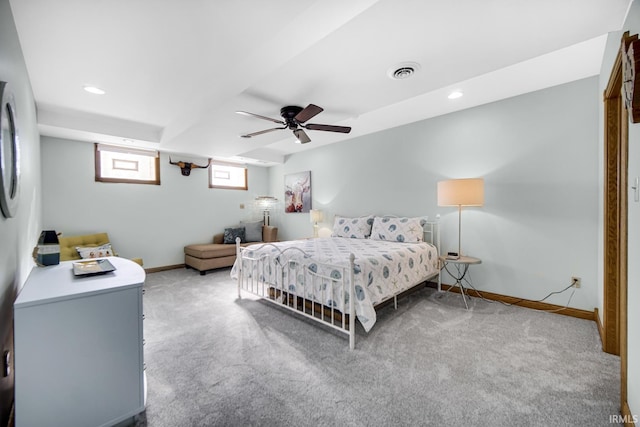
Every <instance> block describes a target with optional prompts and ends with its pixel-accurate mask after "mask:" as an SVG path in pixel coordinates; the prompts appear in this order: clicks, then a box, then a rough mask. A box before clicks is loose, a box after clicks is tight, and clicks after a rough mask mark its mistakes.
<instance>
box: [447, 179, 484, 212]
mask: <svg viewBox="0 0 640 427" xmlns="http://www.w3.org/2000/svg"><path fill="white" fill-rule="evenodd" d="M483 204H484V179H482V178H466V179H450V180H447V181H439V182H438V206H482V205H483Z"/></svg>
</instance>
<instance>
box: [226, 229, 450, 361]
mask: <svg viewBox="0 0 640 427" xmlns="http://www.w3.org/2000/svg"><path fill="white" fill-rule="evenodd" d="M424 235H425V236H427V235H428V236H429V239H428V240H427V239H425V241H428V242H429V243H431V244H432V245H435V246H436V249H437V251H438V255H439V254H440V224H439V222H437V221H436V222H427V223H426V224H425V226H424ZM265 246H272V247H274V248H276V250H277V252H276V254H275V255H274V254H258V255H257V256H249V255H245V254H244V252H245V251H246V250H247V249H249V247H243V246H240V239H239V238H238V239H236V259H237V274H238V298H242V291H245V292H248V293H250V294H252V295H255V296H258V297H260V298H262V299H264V300H265V301H268V302H270V303H272V304H276V305H278V306H279V307H282V308H285V309H287V310H289V311H292V312H294V313H297V314H300V315H302V316H304V317H306V318H309V319H312V320H314V321H316V322H320V323H322V324H323V325H325V326H328V327H330V328H332V329H334V330H336V331H338V332H341V333H343V334H345V335H347V336H348V337H349V349H351V350H353V349H354V348H355V343H356V328H355V321H356V314H355V298H352V297H351V296H352V295H355V280H354V274H353V271H354V266H355V255H354V254H353V253H352V254H350V255H349V264H348V265H346V266H345V265H335V264H330V263H323V262H317V261H314V260H313V258H309V257H308V256H307V257H305V256H304V255H307V254H306V252H304V251H303V250H302V249H300V248H297V247H289V248H286V249H284V250H281V249H280V248H278V247H277V246H276V245H274V244H272V243H264V244H262V245H259V248H262V247H265ZM253 248H254V249H255V248H256V245H253ZM287 251H299V252H300V253H301V254H302V255H303V257H302V259H303V260H305V261H304V262H300V261H297V260H289V261H286V262H285V263H284V264H282V263H280V261H279V256H280V255H282V254H284V253H286V252H287ZM311 263H313V264H315V265H316V266H318V268H317V269H311V268H309V265H310V264H311ZM273 268H275V269H276V271H275V272H274V271H273ZM245 269H247V270H248V272H249V273H248V274H244V270H245ZM327 269H328V270H327ZM332 270H338V271H339V272H340V273H341V274H340V275H339V276H340V278H338V279H336V278H335V277H329V276H328V275H325V274H320V273H318V272H317V271H332ZM440 270H441V269H440V265H439V266H438V271H437V272H436V273H434V274H433V275H431V276H428V277H427V278H425V280H424V281H423V282H420V283H418V284H416V285H414V286H412V287H411V288H409V289H414V288H415V287H416V286H419V285H421V284H422V283H424V282H426V281H427V280H430V279H433V278H434V277H436V276H437V277H438V291H440V290H441V278H440ZM285 273H286V275H287V277H295V278H296V282H297V281H298V280H297V279H298V278H299V277H300V275H302V277H304V278H305V279H306V280H303V283H302V295H306V289H307V286H311V289H314V286H315V284H316V283H318V282H317V281H323V280H326V281H328V282H329V283H331V286H328V287H327V291H326V292H329V295H328V296H329V297H330V299H331V300H334V298H333V295H334V294H335V293H337V294H338V295H347V294H346V293H345V289H346V288H347V287H348V295H349V301H348V303H347V304H343V307H344V306H348V307H349V313H348V314H345V313H342V312H341V311H340V310H338V309H336V308H335V307H334V306H333V305H332V306H331V307H328V306H326V305H324V304H322V303H320V302H317V301H315V300H314V299H308V298H305V297H302V296H297V295H294V294H291V293H289V292H288V290H287V289H285V288H284V287H285V285H284V283H283V282H284V281H283V280H280V284H274V283H269V282H267V281H265V279H264V278H265V277H268V276H274V275H276V277H280V278H282V277H283V275H285ZM347 277H348V278H349V282H348V283H347V282H346V281H345V278H347ZM307 283H310V284H309V285H307ZM336 285H337V286H336ZM336 287H337V289H338V290H337V291H335V290H334V288H336ZM409 289H405V290H403V291H401V292H399V293H397V294H394V295H390V296H389V297H388V298H386V299H384V300H382V301H380V302H379V303H378V304H377V305H376V306H375V307H374V309H375V308H377V307H379V306H380V305H381V304H383V303H385V302H387V301H389V300H390V299H393V302H394V307H395V308H396V309H397V308H398V295H400V294H402V293H404V292H406V291H408V290H409ZM325 296H327V295H326V294H325V290H324V289H323V290H322V294H321V295H320V301H325V300H326V299H325Z"/></svg>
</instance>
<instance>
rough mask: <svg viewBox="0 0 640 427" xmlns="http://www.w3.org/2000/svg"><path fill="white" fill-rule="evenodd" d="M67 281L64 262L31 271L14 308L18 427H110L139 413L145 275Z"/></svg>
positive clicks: (131, 268) (136, 269)
mask: <svg viewBox="0 0 640 427" xmlns="http://www.w3.org/2000/svg"><path fill="white" fill-rule="evenodd" d="M108 260H109V261H110V262H111V263H112V264H113V266H114V267H116V270H115V271H113V272H111V273H107V274H104V275H98V276H91V277H75V276H74V275H73V271H72V262H71V261H67V262H61V263H60V264H59V265H55V266H50V267H35V268H34V269H33V270H32V271H31V274H30V275H29V278H28V279H27V282H26V283H25V285H24V287H23V288H22V290H21V291H20V294H19V295H18V298H17V299H16V302H15V304H14V328H15V330H14V331H15V360H14V362H15V382H16V384H15V410H16V417H15V420H16V426H18V427H23V426H24V427H38V426H47V427H54V426H60V427H74V426H78V427H92V426H110V425H113V424H116V423H118V422H120V421H123V420H126V419H128V418H131V417H133V416H135V415H136V414H138V413H140V412H142V411H143V410H144V399H145V385H144V382H145V381H144V356H143V349H142V344H143V342H142V341H143V340H142V317H143V315H142V286H143V284H144V280H145V272H144V270H143V269H142V267H140V266H139V265H138V264H136V263H134V262H133V261H130V260H128V259H124V258H117V257H110V258H108Z"/></svg>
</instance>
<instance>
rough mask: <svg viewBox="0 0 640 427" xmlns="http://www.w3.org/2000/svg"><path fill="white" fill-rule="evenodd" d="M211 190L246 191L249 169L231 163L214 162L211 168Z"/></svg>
mask: <svg viewBox="0 0 640 427" xmlns="http://www.w3.org/2000/svg"><path fill="white" fill-rule="evenodd" d="M209 188H225V189H229V190H246V189H247V188H248V186H247V168H246V167H244V166H240V165H234V164H231V163H217V162H213V163H212V164H211V166H210V167H209Z"/></svg>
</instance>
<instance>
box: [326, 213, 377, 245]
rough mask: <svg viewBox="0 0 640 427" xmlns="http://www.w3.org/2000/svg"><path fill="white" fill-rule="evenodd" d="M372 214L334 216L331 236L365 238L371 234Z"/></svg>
mask: <svg viewBox="0 0 640 427" xmlns="http://www.w3.org/2000/svg"><path fill="white" fill-rule="evenodd" d="M372 224H373V216H361V217H357V218H347V217H343V216H336V218H335V220H334V221H333V234H332V236H333V237H350V238H352V239H366V238H367V237H369V235H370V234H371V225H372Z"/></svg>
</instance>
